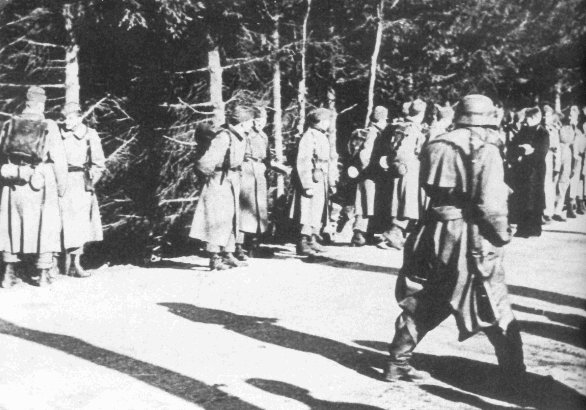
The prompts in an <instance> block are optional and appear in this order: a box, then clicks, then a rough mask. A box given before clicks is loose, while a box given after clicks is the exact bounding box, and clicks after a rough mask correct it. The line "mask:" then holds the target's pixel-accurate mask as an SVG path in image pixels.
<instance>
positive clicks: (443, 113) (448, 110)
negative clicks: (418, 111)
mask: <svg viewBox="0 0 586 410" xmlns="http://www.w3.org/2000/svg"><path fill="white" fill-rule="evenodd" d="M436 108H437V118H438V120H444V119H452V118H454V109H453V108H452V107H451V106H450V105H448V106H446V107H442V106H441V105H436Z"/></svg>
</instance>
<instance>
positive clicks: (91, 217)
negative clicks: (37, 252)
mask: <svg viewBox="0 0 586 410" xmlns="http://www.w3.org/2000/svg"><path fill="white" fill-rule="evenodd" d="M78 134H79V135H78ZM61 137H62V138H63V144H64V146H65V154H66V157H67V165H68V168H69V170H70V171H69V173H68V175H67V189H66V191H65V195H64V196H63V199H62V200H61V211H62V212H61V217H62V220H63V237H62V239H63V249H72V248H79V247H82V246H83V245H84V244H85V243H88V242H95V241H101V240H102V239H103V233H102V220H101V217H100V207H99V205H98V198H97V196H96V193H95V191H94V190H93V189H91V187H89V186H88V187H86V181H85V178H86V177H87V176H89V177H90V178H91V182H92V184H95V183H96V182H98V180H99V179H100V177H101V176H102V173H103V172H104V169H105V162H106V160H105V158H104V151H103V150H102V143H101V141H100V137H99V135H98V133H97V132H96V131H95V130H94V129H92V128H89V127H83V130H82V131H81V132H73V131H67V130H64V129H61ZM84 168H87V169H88V172H89V175H87V176H84V171H80V170H83V169H84Z"/></svg>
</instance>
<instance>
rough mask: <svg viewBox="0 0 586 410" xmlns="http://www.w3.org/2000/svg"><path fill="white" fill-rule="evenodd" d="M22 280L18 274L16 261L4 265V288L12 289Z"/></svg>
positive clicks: (1, 284) (0, 284)
mask: <svg viewBox="0 0 586 410" xmlns="http://www.w3.org/2000/svg"><path fill="white" fill-rule="evenodd" d="M19 282H21V280H20V279H19V277H18V276H16V266H15V264H14V263H6V264H5V266H4V276H3V278H2V283H0V286H2V287H3V288H4V289H10V288H11V287H13V286H14V285H16V284H17V283H19Z"/></svg>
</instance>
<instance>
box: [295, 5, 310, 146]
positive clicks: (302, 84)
mask: <svg viewBox="0 0 586 410" xmlns="http://www.w3.org/2000/svg"><path fill="white" fill-rule="evenodd" d="M310 11H311V0H307V10H306V11H305V17H304V18H303V27H302V32H301V80H300V81H299V92H298V94H297V102H298V104H299V122H298V123H297V133H298V134H299V135H301V134H302V133H303V130H304V128H305V111H306V107H305V105H306V96H307V85H306V79H307V73H306V66H307V22H308V20H309V13H310Z"/></svg>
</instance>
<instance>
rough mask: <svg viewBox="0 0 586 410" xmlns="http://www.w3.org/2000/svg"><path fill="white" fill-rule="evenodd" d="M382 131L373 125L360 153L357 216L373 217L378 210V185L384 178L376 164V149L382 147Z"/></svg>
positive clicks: (356, 201) (355, 205)
mask: <svg viewBox="0 0 586 410" xmlns="http://www.w3.org/2000/svg"><path fill="white" fill-rule="evenodd" d="M382 131H383V130H382V129H381V128H379V127H378V126H377V125H376V124H371V125H370V126H369V127H368V128H367V129H366V138H365V140H364V144H363V146H362V149H361V150H360V152H359V153H358V158H357V165H358V166H359V167H360V174H359V175H358V183H357V184H356V199H355V203H354V212H355V213H356V215H361V216H366V217H369V216H373V215H374V214H375V209H376V195H377V188H379V187H378V186H377V185H380V184H381V179H382V178H383V175H382V170H381V168H380V165H379V164H378V162H376V159H375V158H376V156H377V154H376V153H375V152H374V148H375V147H378V146H380V142H379V141H378V140H379V139H380V138H381V136H382Z"/></svg>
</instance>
